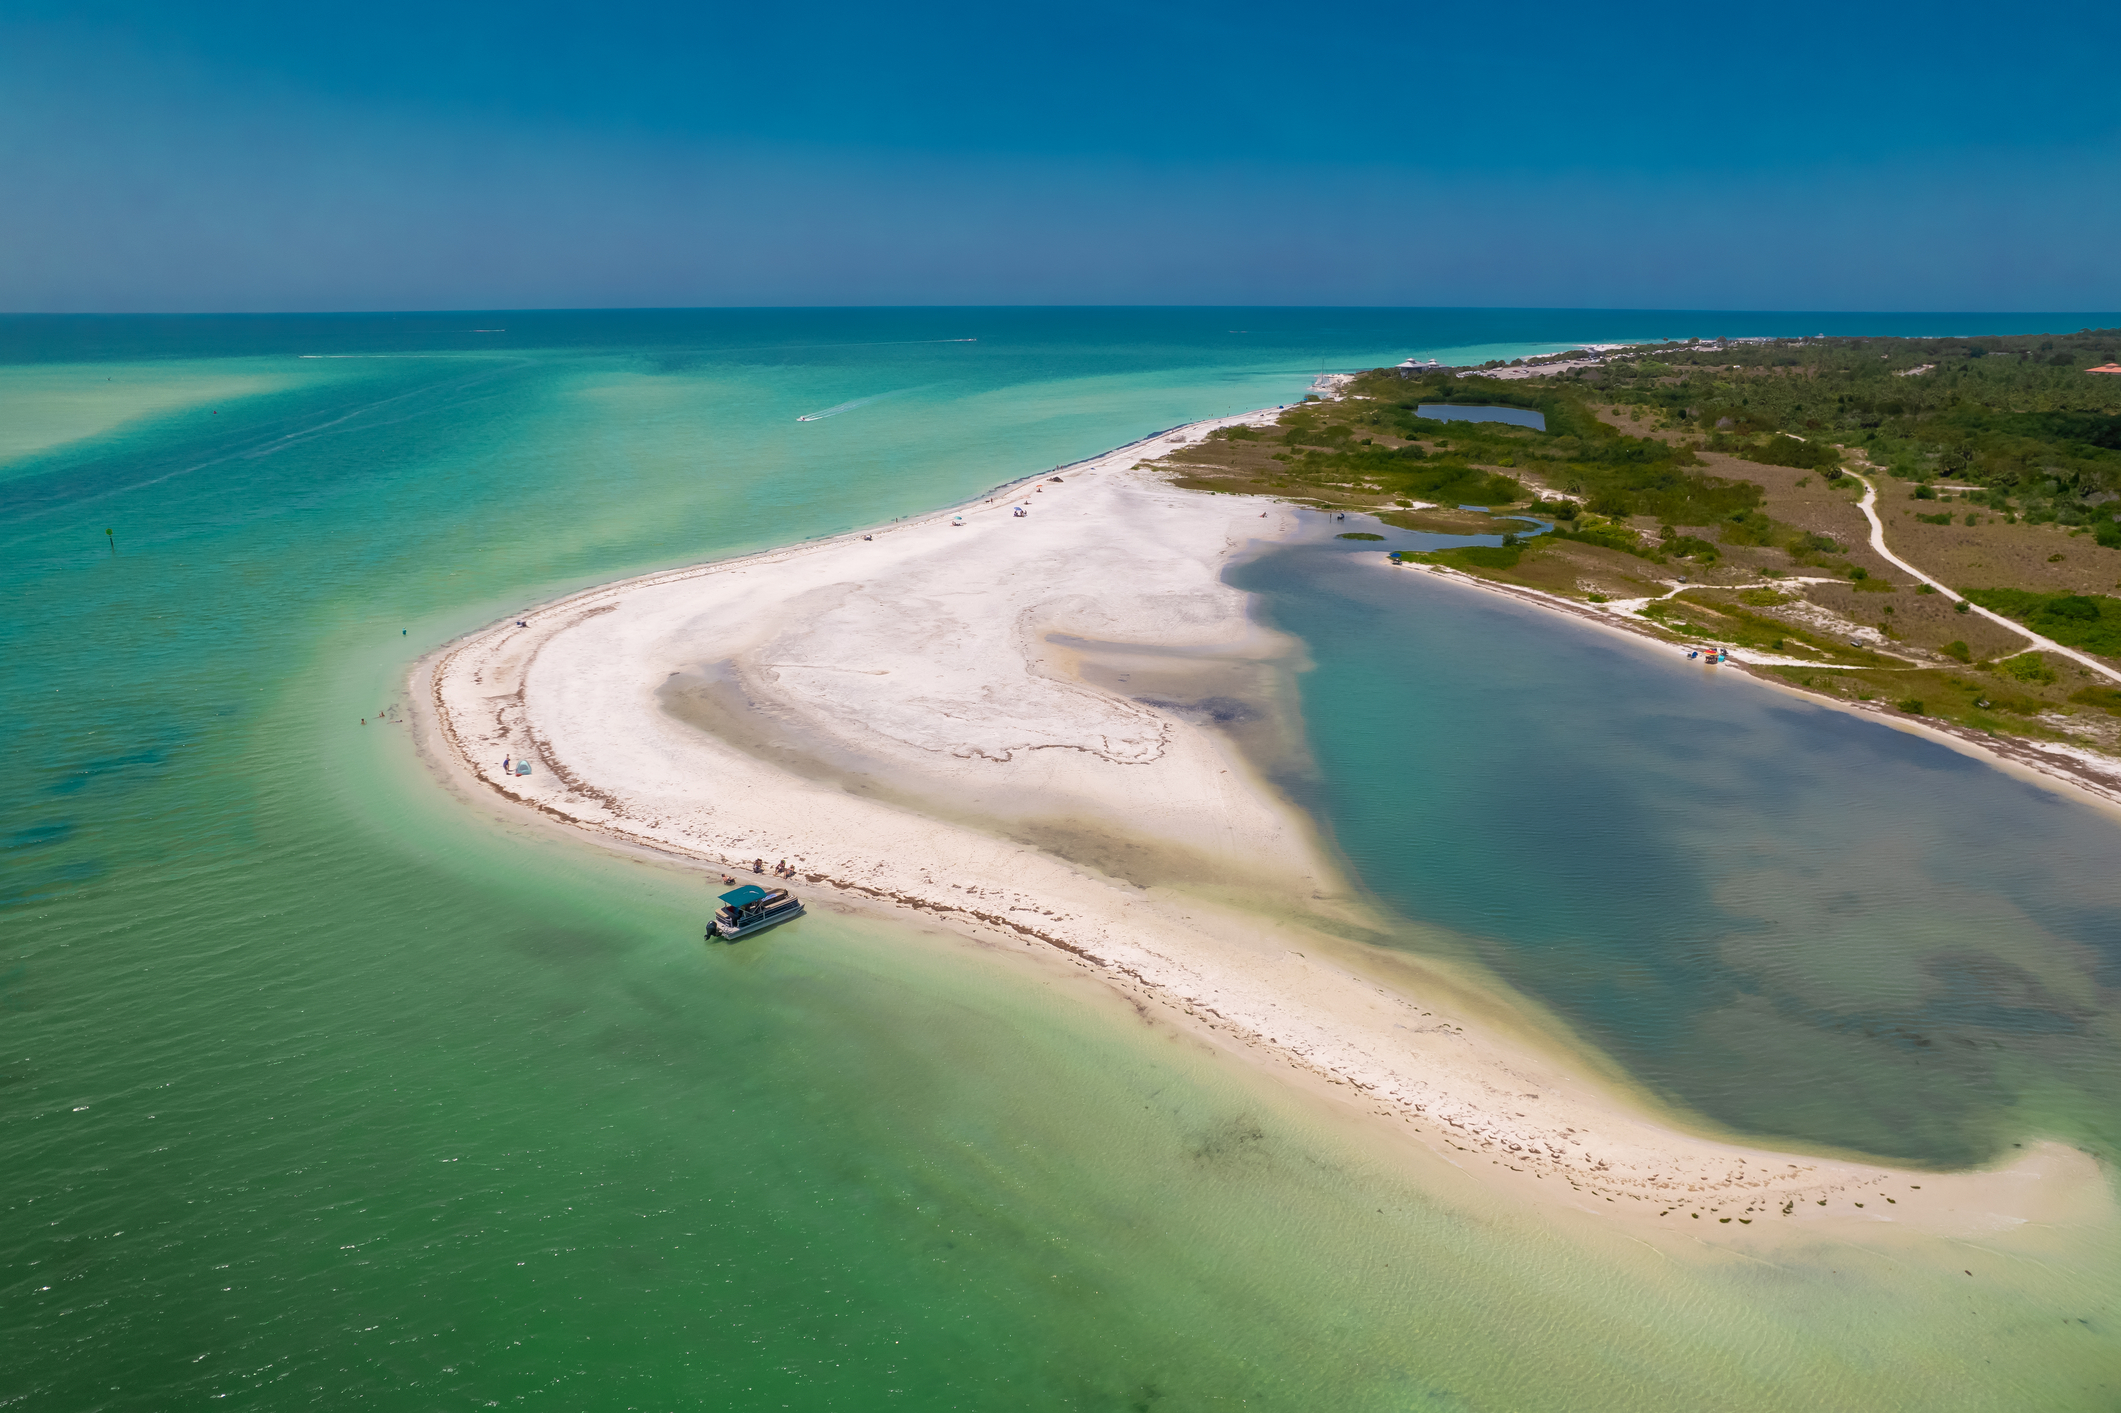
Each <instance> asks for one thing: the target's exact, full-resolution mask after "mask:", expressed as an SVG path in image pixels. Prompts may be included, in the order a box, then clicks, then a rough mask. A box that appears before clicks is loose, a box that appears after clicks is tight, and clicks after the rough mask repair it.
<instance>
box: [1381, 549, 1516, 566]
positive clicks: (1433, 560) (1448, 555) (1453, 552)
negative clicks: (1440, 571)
mask: <svg viewBox="0 0 2121 1413" xmlns="http://www.w3.org/2000/svg"><path fill="white" fill-rule="evenodd" d="M1525 549H1526V546H1524V545H1522V544H1516V545H1464V546H1462V547H1460V548H1458V549H1444V550H1430V551H1429V552H1428V553H1426V554H1423V553H1420V552H1418V551H1417V552H1413V553H1402V554H1401V555H1400V558H1402V559H1404V560H1407V561H1409V562H1420V563H1427V564H1448V565H1451V566H1453V567H1454V568H1458V569H1515V568H1516V567H1517V561H1518V560H1520V559H1522V558H1524V552H1525Z"/></svg>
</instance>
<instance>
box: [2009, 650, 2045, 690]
mask: <svg viewBox="0 0 2121 1413" xmlns="http://www.w3.org/2000/svg"><path fill="white" fill-rule="evenodd" d="M1995 668H1996V671H1998V672H2000V673H2002V674H2003V675H2004V676H2006V677H2015V678H2017V679H2018V680H2019V681H2020V682H2031V683H2034V684H2036V685H2038V686H2042V687H2044V686H2046V685H2048V684H2049V683H2050V682H2053V681H2054V680H2055V669H2054V668H2052V667H2049V666H2048V665H2047V659H2046V658H2044V657H2042V656H2041V655H2040V654H2038V653H2019V654H2018V655H2017V656H2015V657H2007V658H2004V659H2003V660H2002V661H2000V662H1998V663H1996V664H1995Z"/></svg>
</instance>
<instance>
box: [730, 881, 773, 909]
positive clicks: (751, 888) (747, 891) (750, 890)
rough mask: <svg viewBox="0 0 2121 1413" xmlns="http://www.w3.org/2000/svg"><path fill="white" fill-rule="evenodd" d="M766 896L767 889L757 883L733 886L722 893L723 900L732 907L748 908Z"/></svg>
mask: <svg viewBox="0 0 2121 1413" xmlns="http://www.w3.org/2000/svg"><path fill="white" fill-rule="evenodd" d="M765 896H766V890H765V889H763V888H761V887H759V886H758V884H756V883H747V884H745V885H744V886H743V887H741V888H732V889H731V890H730V891H729V892H727V893H724V894H723V895H722V901H723V902H725V903H727V904H728V905H729V906H730V907H732V908H748V907H750V906H751V905H752V904H753V903H756V902H758V901H759V900H760V899H761V898H763V897H765Z"/></svg>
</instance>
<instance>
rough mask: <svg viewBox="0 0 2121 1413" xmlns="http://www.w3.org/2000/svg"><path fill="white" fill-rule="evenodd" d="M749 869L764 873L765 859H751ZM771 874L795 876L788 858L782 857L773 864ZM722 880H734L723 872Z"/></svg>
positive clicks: (776, 876) (779, 876) (727, 881)
mask: <svg viewBox="0 0 2121 1413" xmlns="http://www.w3.org/2000/svg"><path fill="white" fill-rule="evenodd" d="M751 871H752V872H753V873H764V872H765V871H766V861H765V860H764V859H753V860H752V861H751ZM773 876H774V877H775V878H793V877H795V868H794V866H793V865H792V864H790V863H789V862H788V860H786V859H782V860H781V861H780V862H779V863H777V864H775V865H774V866H773ZM722 882H724V883H735V882H736V880H735V879H734V878H731V877H730V876H729V875H728V874H726V873H725V874H723V875H722Z"/></svg>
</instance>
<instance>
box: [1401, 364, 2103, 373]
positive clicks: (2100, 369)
mask: <svg viewBox="0 0 2121 1413" xmlns="http://www.w3.org/2000/svg"><path fill="white" fill-rule="evenodd" d="M1399 366H1400V367H1402V368H1404V367H1405V366H1406V365H1405V364H1404V363H1402V364H1400V365H1399ZM2084 371H2085V372H2087V373H2121V363H2102V364H2100V365H2099V366H2098V367H2096V368H2087V369H2085V370H2084Z"/></svg>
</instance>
